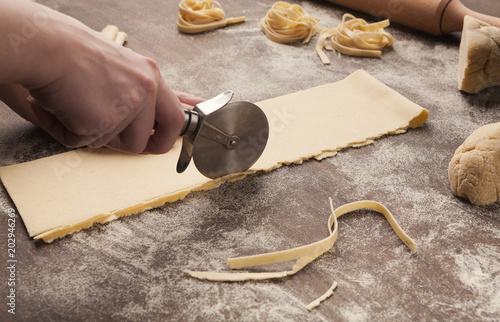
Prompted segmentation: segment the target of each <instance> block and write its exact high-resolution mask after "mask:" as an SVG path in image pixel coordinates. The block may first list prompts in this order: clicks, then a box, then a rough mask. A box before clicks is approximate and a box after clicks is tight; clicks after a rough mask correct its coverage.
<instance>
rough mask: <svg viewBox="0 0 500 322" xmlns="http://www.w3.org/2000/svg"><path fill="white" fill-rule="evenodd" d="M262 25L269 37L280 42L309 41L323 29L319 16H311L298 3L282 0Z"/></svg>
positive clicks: (267, 15) (273, 7)
mask: <svg viewBox="0 0 500 322" xmlns="http://www.w3.org/2000/svg"><path fill="white" fill-rule="evenodd" d="M260 25H261V29H262V31H263V32H264V33H265V34H266V36H267V37H268V38H269V39H271V40H273V41H275V42H279V43H291V42H295V41H298V40H302V42H303V43H307V42H309V40H310V39H311V37H312V36H314V35H315V34H317V33H320V32H321V31H322V29H321V27H320V26H319V19H318V18H314V17H312V16H310V15H309V14H308V13H306V12H305V11H304V9H303V8H302V7H301V6H299V5H297V4H294V5H292V4H289V3H287V2H282V1H279V2H276V3H275V4H274V5H273V6H272V7H271V9H269V11H268V12H267V14H266V16H265V17H264V18H262V20H261V24H260Z"/></svg>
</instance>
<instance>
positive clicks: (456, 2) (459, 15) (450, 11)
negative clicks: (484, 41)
mask: <svg viewBox="0 0 500 322" xmlns="http://www.w3.org/2000/svg"><path fill="white" fill-rule="evenodd" d="M466 15H469V16H472V17H474V18H477V19H479V20H482V21H484V22H487V23H489V24H490V25H492V26H496V27H500V18H498V17H492V16H488V15H485V14H482V13H479V12H476V11H473V10H471V9H469V8H467V7H466V6H464V5H463V4H462V3H461V2H460V0H448V3H447V5H446V6H445V8H444V11H443V14H442V15H441V17H442V18H441V24H440V26H441V33H443V34H447V33H450V32H454V31H462V28H463V25H464V17H465V16H466Z"/></svg>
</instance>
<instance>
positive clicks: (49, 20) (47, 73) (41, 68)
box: [0, 0, 68, 88]
mask: <svg viewBox="0 0 500 322" xmlns="http://www.w3.org/2000/svg"><path fill="white" fill-rule="evenodd" d="M0 8H2V10H1V11H0V32H1V34H2V35H4V37H1V38H0V84H13V83H17V84H22V85H23V86H25V87H28V88H29V87H36V86H37V85H38V84H43V83H44V82H46V80H47V79H48V78H49V77H53V75H54V74H55V73H60V72H61V69H62V68H63V66H58V65H57V61H58V59H57V55H58V53H57V49H58V48H59V47H60V46H59V45H58V41H59V39H58V37H57V34H58V33H60V30H58V29H60V25H61V22H67V20H68V17H67V16H64V15H62V14H60V13H58V12H56V11H54V10H52V9H49V8H47V7H45V6H42V5H40V4H37V3H35V2H31V1H26V0H16V1H12V0H0Z"/></svg>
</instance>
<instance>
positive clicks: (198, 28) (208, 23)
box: [177, 0, 245, 34]
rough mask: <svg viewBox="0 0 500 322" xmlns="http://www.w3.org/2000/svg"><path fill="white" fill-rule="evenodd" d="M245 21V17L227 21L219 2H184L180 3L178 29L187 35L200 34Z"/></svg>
mask: <svg viewBox="0 0 500 322" xmlns="http://www.w3.org/2000/svg"><path fill="white" fill-rule="evenodd" d="M243 21H245V17H237V18H227V19H226V13H225V12H224V10H222V7H221V5H220V4H219V2H217V1H213V0H200V1H198V0H182V1H181V2H180V3H179V16H178V17H177V28H178V29H179V30H180V31H182V32H185V33H189V34H194V33H199V32H203V31H207V30H212V29H215V28H220V27H224V26H226V25H228V24H233V23H238V22H243Z"/></svg>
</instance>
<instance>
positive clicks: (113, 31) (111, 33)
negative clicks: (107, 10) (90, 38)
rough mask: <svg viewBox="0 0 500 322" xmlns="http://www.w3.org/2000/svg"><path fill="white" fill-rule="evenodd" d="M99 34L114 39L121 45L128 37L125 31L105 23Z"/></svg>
mask: <svg viewBox="0 0 500 322" xmlns="http://www.w3.org/2000/svg"><path fill="white" fill-rule="evenodd" d="M101 34H102V35H103V36H104V37H106V38H108V39H109V40H112V41H114V42H115V43H117V44H118V45H123V44H124V43H125V42H126V41H127V38H128V36H127V34H126V33H124V32H123V31H120V30H118V27H117V26H113V25H107V26H106V27H104V28H103V29H102V31H101Z"/></svg>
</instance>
